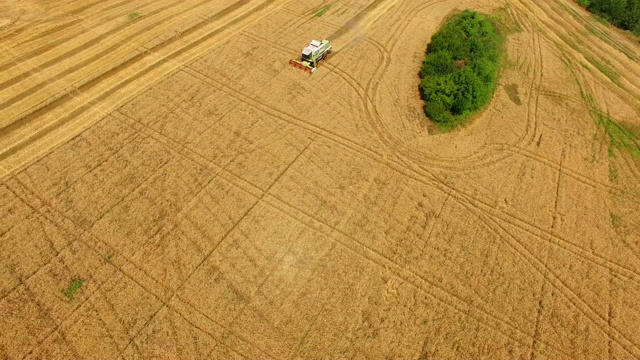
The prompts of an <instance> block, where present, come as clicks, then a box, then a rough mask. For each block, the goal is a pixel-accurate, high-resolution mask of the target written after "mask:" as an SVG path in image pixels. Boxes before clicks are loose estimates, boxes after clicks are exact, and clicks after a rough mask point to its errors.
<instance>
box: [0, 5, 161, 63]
mask: <svg viewBox="0 0 640 360" xmlns="http://www.w3.org/2000/svg"><path fill="white" fill-rule="evenodd" d="M153 3H154V1H153V0H149V1H147V2H144V3H142V4H141V5H140V6H141V7H144V6H147V5H149V4H153ZM129 4H131V2H129V1H123V2H121V3H117V5H118V7H120V6H122V5H124V6H126V5H129ZM112 6H115V4H114V5H112ZM114 8H116V9H117V7H114ZM122 17H123V14H122V13H120V12H118V14H117V15H105V16H104V19H102V17H100V18H98V19H97V20H101V21H100V22H99V24H105V23H108V22H110V21H113V20H115V19H118V18H122ZM76 21H77V22H78V28H77V29H74V30H73V31H74V32H73V33H70V34H68V35H67V34H65V36H64V37H62V38H60V39H55V40H54V41H51V42H47V43H45V44H44V45H41V46H38V47H36V48H35V49H33V50H30V51H28V52H27V53H25V54H21V55H19V56H18V57H16V58H15V59H14V62H8V63H5V64H2V65H0V71H7V70H9V69H11V68H13V67H15V66H16V65H17V64H16V63H18V64H19V63H21V62H25V61H28V60H30V59H32V58H34V57H36V56H39V55H42V54H44V53H46V52H47V51H49V50H51V49H55V48H56V47H61V46H63V45H65V44H67V43H69V42H71V41H73V40H74V39H75V38H76V37H78V36H79V35H82V34H84V33H85V32H86V31H87V29H86V27H85V26H84V25H83V23H84V22H86V21H85V20H82V19H79V18H75V19H74V20H73V22H76ZM129 25H131V24H129V23H127V24H123V25H120V26H118V27H116V28H114V29H112V30H110V32H112V31H116V30H118V29H122V28H125V27H127V26H129ZM63 26H65V25H61V26H60V27H59V28H55V29H54V30H55V32H58V31H62V30H65V29H66V28H67V27H66V26H65V27H63ZM55 32H54V33H55ZM47 35H49V34H48V31H47ZM42 36H43V35H42V33H38V34H36V35H34V36H33V37H31V38H30V39H28V40H26V41H24V42H23V43H28V42H32V41H36V40H41V39H42ZM45 36H46V35H45Z"/></svg>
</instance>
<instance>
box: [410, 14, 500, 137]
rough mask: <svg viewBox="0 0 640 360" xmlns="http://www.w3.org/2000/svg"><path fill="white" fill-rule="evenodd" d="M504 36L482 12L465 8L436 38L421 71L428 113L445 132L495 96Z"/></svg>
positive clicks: (421, 91)
mask: <svg viewBox="0 0 640 360" xmlns="http://www.w3.org/2000/svg"><path fill="white" fill-rule="evenodd" d="M503 43H504V40H503V37H502V35H500V33H499V32H498V30H497V28H496V26H494V24H493V23H492V22H491V21H490V20H489V18H488V17H487V16H485V15H483V14H480V13H477V12H474V11H469V10H466V11H464V12H463V13H460V14H457V15H454V16H453V17H451V18H450V19H449V20H448V21H447V22H446V23H445V24H444V26H443V27H442V28H441V29H440V30H439V31H438V32H437V33H436V34H435V35H433V37H432V38H431V43H430V44H429V46H428V48H427V54H426V57H425V59H424V61H423V64H422V69H420V78H421V79H422V80H421V82H420V94H421V95H422V99H423V100H424V101H425V104H424V111H425V113H426V114H427V116H429V117H430V118H431V119H432V120H434V121H435V122H437V123H438V124H439V125H440V128H441V129H442V130H450V129H453V128H455V127H457V126H458V125H460V124H462V123H464V122H465V121H466V120H467V119H468V118H469V115H471V114H472V113H473V112H475V111H477V110H478V109H480V108H481V107H482V106H484V105H485V104H486V103H487V102H488V101H489V100H490V99H491V97H492V95H493V91H494V90H495V87H496V82H497V79H498V72H499V69H500V57H501V54H502V46H503Z"/></svg>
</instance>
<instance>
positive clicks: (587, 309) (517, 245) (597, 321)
mask: <svg viewBox="0 0 640 360" xmlns="http://www.w3.org/2000/svg"><path fill="white" fill-rule="evenodd" d="M434 180H435V181H437V179H435V178H434ZM438 185H440V186H443V187H444V189H443V188H439V190H440V191H441V192H443V193H446V192H447V190H448V191H449V193H450V194H452V195H453V198H454V199H455V200H456V201H457V202H458V203H459V204H460V205H462V206H464V207H465V208H467V210H468V211H470V212H471V213H472V214H474V215H476V216H477V217H478V219H480V220H481V221H482V222H483V224H484V225H485V226H487V228H488V229H490V230H491V231H492V232H494V233H495V234H496V235H499V236H500V238H501V239H509V240H510V241H508V242H507V244H508V245H509V246H510V247H511V248H512V249H513V250H514V251H516V253H517V254H518V255H519V256H520V257H522V258H523V259H524V260H525V261H526V262H527V263H528V264H529V265H530V266H531V267H533V268H534V270H536V271H537V272H538V273H540V274H541V275H543V276H544V277H545V278H546V279H547V280H548V281H549V282H550V284H552V285H553V286H554V287H555V288H556V289H557V290H558V291H559V292H560V293H561V294H562V295H563V296H564V297H565V298H566V299H567V300H568V301H569V302H570V303H571V304H572V305H573V307H574V308H575V309H577V310H578V311H580V312H581V313H582V314H583V315H584V316H585V317H586V318H587V319H589V321H590V322H592V323H593V324H594V325H596V326H597V327H598V328H599V329H600V330H601V331H603V332H604V333H605V334H609V332H608V331H607V327H608V325H607V324H608V323H607V321H606V319H604V318H603V317H602V316H601V315H600V314H598V313H597V312H596V311H595V310H594V309H593V308H592V307H591V306H590V305H589V304H588V303H586V302H585V301H584V300H582V299H581V298H580V297H579V296H578V295H577V294H576V293H575V292H574V291H573V290H572V289H571V287H569V286H568V285H566V284H565V283H564V282H563V281H562V280H561V279H560V278H559V277H558V276H557V275H555V273H554V272H553V270H552V269H550V268H548V267H545V268H543V269H541V268H540V266H539V265H540V264H539V262H540V259H538V258H537V257H536V256H535V255H534V254H533V253H531V252H530V251H529V250H528V249H527V247H526V246H525V245H523V244H522V243H521V242H520V241H518V239H517V238H516V237H515V236H513V235H511V233H509V232H508V231H507V230H506V229H505V228H504V227H503V226H501V225H500V224H499V223H498V222H497V221H496V220H495V219H494V217H493V216H492V215H491V214H490V212H488V211H486V210H483V209H481V208H480V207H478V206H477V205H473V204H472V202H480V203H482V201H481V200H480V199H479V198H476V197H474V196H472V195H469V194H463V193H462V192H461V191H459V190H457V189H455V188H453V187H450V186H448V185H446V184H444V183H443V182H440V183H439V184H438ZM484 205H487V204H484ZM474 209H475V210H474ZM505 214H506V213H505ZM506 215H508V214H506ZM501 220H503V221H504V218H501ZM521 221H522V222H525V223H528V222H526V221H524V220H521ZM528 224H529V225H530V226H535V225H534V224H531V223H528ZM512 225H514V226H516V227H519V226H518V225H516V224H513V223H512ZM525 231H526V230H525ZM544 232H545V233H547V235H548V236H550V238H556V239H559V238H557V237H556V236H555V235H554V234H552V233H551V232H548V231H547V230H544ZM505 234H506V236H505ZM534 236H536V237H537V238H538V239H540V240H543V241H545V240H546V239H544V238H543V237H542V236H540V235H537V234H534ZM552 244H554V245H557V244H556V243H555V242H552ZM570 252H572V253H573V254H574V255H578V254H577V253H576V252H573V251H570ZM578 256H579V255H578ZM580 257H581V256H580ZM611 263H612V262H611V261H608V264H607V263H605V264H602V263H601V262H597V263H596V265H600V266H602V265H604V267H605V268H607V269H609V270H611V271H613V272H616V273H618V274H621V275H623V276H625V275H626V276H625V277H628V278H629V275H631V276H632V277H631V278H630V279H632V280H634V281H635V282H636V283H638V280H637V278H638V274H637V273H636V272H634V271H633V270H631V269H627V268H625V267H623V266H620V265H618V264H615V265H616V267H615V268H612V267H611V265H610V264H611ZM543 267H544V266H543ZM625 270H626V271H625ZM547 271H548V273H549V274H551V275H552V276H550V277H549V276H547V275H546V272H547ZM621 271H623V272H624V273H621ZM630 272H631V274H630ZM634 278H635V279H634ZM603 324H604V325H603ZM610 330H612V331H614V333H615V335H616V338H615V339H613V340H616V342H617V343H618V344H619V345H620V346H621V347H623V348H624V349H625V351H627V352H628V353H629V354H631V355H632V356H638V354H640V348H639V347H638V344H636V343H634V342H633V341H631V340H630V339H629V338H627V336H625V335H624V334H622V333H621V332H620V331H619V330H618V329H615V328H610ZM634 353H635V355H633V354H634Z"/></svg>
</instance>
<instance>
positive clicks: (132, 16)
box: [127, 11, 142, 21]
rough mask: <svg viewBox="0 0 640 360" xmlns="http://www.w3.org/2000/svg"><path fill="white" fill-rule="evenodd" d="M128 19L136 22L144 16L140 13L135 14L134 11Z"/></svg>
mask: <svg viewBox="0 0 640 360" xmlns="http://www.w3.org/2000/svg"><path fill="white" fill-rule="evenodd" d="M127 17H128V18H129V20H131V21H135V20H138V19H140V18H141V17H142V14H140V13H139V12H135V11H134V12H132V13H130V14H129V15H128V16H127Z"/></svg>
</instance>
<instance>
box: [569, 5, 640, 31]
mask: <svg viewBox="0 0 640 360" xmlns="http://www.w3.org/2000/svg"><path fill="white" fill-rule="evenodd" d="M576 1H577V3H578V4H579V5H580V6H583V7H585V8H586V9H587V10H589V11H591V12H592V13H595V14H598V15H600V16H602V17H603V18H604V19H605V20H607V21H608V22H610V23H612V24H613V25H615V26H617V27H620V28H622V29H625V30H629V31H631V32H633V33H634V34H636V35H640V0H576Z"/></svg>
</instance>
